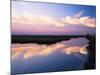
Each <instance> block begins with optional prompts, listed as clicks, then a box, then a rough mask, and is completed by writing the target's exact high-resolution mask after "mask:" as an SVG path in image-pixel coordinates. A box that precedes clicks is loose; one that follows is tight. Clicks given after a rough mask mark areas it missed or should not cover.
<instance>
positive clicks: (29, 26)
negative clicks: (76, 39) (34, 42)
mask: <svg viewBox="0 0 100 75" xmlns="http://www.w3.org/2000/svg"><path fill="white" fill-rule="evenodd" d="M95 10H96V7H95V6H87V5H72V4H55V3H42V2H40V3H39V2H25V1H12V26H11V30H12V34H13V35H14V34H15V35H86V34H95V29H96V12H95Z"/></svg>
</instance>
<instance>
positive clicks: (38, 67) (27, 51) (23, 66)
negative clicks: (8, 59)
mask: <svg viewBox="0 0 100 75" xmlns="http://www.w3.org/2000/svg"><path fill="white" fill-rule="evenodd" d="M88 42H89V40H87V39H86V38H72V39H70V40H64V41H62V42H58V43H55V44H51V45H46V44H42V45H40V44H36V43H27V44H20V43H16V44H12V64H11V65H12V66H11V70H12V74H23V73H40V72H54V71H70V70H81V69H84V63H85V62H86V61H87V58H88V50H87V49H86V47H87V46H89V44H88Z"/></svg>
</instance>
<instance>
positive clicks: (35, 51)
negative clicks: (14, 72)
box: [12, 38, 88, 59]
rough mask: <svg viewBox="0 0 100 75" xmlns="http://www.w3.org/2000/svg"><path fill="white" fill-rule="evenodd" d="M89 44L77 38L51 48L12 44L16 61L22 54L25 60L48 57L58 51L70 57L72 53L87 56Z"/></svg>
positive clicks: (85, 40) (83, 39) (13, 56)
mask: <svg viewBox="0 0 100 75" xmlns="http://www.w3.org/2000/svg"><path fill="white" fill-rule="evenodd" d="M87 43H88V40H87V39H85V38H77V39H71V40H69V41H62V42H59V43H56V44H52V45H49V46H48V45H39V44H12V58H13V59H15V58H17V57H19V56H20V55H21V54H23V57H24V58H25V59H28V58H31V57H33V56H38V55H43V56H47V55H49V54H51V53H53V52H56V51H60V52H63V53H65V54H68V55H69V54H72V53H80V54H87V50H86V47H87V46H88V44H87Z"/></svg>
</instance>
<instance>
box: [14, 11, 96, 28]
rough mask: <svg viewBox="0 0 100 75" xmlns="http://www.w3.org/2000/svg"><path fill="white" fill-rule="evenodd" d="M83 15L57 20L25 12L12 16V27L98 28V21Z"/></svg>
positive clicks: (80, 13) (78, 14)
mask: <svg viewBox="0 0 100 75" xmlns="http://www.w3.org/2000/svg"><path fill="white" fill-rule="evenodd" d="M82 14H83V10H82V11H80V12H79V13H77V14H75V15H74V16H65V17H63V18H60V19H56V18H54V17H50V16H33V15H32V14H31V13H27V12H24V13H23V14H21V15H19V14H15V15H12V25H14V24H17V25H19V27H20V25H22V24H23V25H27V26H29V25H31V26H34V25H44V26H51V25H52V26H56V27H63V26H67V25H76V26H77V25H79V26H86V27H92V28H95V27H96V19H95V18H92V17H90V16H81V15H82Z"/></svg>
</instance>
